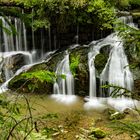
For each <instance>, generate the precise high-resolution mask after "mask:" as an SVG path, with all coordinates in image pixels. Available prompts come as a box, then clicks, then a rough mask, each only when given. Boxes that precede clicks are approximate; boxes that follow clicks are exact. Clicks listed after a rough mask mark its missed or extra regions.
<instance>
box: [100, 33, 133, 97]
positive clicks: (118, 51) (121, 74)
mask: <svg viewBox="0 0 140 140" xmlns="http://www.w3.org/2000/svg"><path fill="white" fill-rule="evenodd" d="M109 38H110V40H112V43H111V44H110V45H111V46H112V49H111V51H110V54H109V59H108V62H107V64H106V66H105V68H104V70H103V71H102V73H101V75H100V81H101V85H104V84H105V83H106V82H108V84H110V85H115V86H120V87H123V88H126V89H128V90H130V91H131V90H132V88H133V76H132V74H131V72H130V69H129V66H128V65H129V64H128V61H127V56H126V55H125V52H124V48H123V41H122V40H121V38H119V37H118V36H117V34H112V35H110V36H109ZM112 91H113V89H112V88H110V89H109V93H110V94H111V93H112ZM103 94H104V93H102V96H103Z"/></svg>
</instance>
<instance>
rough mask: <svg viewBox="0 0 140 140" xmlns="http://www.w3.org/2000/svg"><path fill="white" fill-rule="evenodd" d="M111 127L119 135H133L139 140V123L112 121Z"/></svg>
mask: <svg viewBox="0 0 140 140" xmlns="http://www.w3.org/2000/svg"><path fill="white" fill-rule="evenodd" d="M111 127H112V128H113V129H114V130H117V131H119V133H123V132H128V133H130V134H134V135H135V136H136V138H138V139H139V138H140V122H130V121H126V122H124V121H123V122H122V121H114V122H112V125H111Z"/></svg>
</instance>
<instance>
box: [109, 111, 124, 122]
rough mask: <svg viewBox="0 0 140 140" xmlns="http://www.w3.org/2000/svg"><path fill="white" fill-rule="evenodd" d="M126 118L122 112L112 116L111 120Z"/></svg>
mask: <svg viewBox="0 0 140 140" xmlns="http://www.w3.org/2000/svg"><path fill="white" fill-rule="evenodd" d="M124 117H125V114H124V113H120V112H115V113H113V114H111V115H110V118H109V119H110V120H120V119H123V118H124Z"/></svg>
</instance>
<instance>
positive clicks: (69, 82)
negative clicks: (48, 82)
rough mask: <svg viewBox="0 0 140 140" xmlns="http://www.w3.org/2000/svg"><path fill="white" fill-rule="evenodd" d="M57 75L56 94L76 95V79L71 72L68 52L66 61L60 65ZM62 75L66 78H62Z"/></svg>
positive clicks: (65, 57)
mask: <svg viewBox="0 0 140 140" xmlns="http://www.w3.org/2000/svg"><path fill="white" fill-rule="evenodd" d="M56 75H57V76H58V80H57V81H56V82H55V83H54V94H63V95H74V77H73V75H72V73H71V71H70V66H69V54H68V52H67V51H66V55H65V56H64V59H63V60H62V61H61V62H60V63H59V64H58V67H57V69H56ZM61 75H64V76H65V78H61Z"/></svg>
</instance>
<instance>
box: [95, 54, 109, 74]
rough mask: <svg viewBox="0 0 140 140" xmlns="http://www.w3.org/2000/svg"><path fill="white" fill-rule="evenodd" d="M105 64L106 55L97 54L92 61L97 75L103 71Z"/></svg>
mask: <svg viewBox="0 0 140 140" xmlns="http://www.w3.org/2000/svg"><path fill="white" fill-rule="evenodd" d="M106 62H107V55H105V54H98V55H97V56H96V57H95V61H94V63H95V68H96V69H97V70H98V72H99V74H100V73H101V72H102V70H103V69H104V67H105V65H106Z"/></svg>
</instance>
